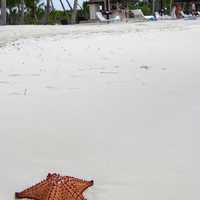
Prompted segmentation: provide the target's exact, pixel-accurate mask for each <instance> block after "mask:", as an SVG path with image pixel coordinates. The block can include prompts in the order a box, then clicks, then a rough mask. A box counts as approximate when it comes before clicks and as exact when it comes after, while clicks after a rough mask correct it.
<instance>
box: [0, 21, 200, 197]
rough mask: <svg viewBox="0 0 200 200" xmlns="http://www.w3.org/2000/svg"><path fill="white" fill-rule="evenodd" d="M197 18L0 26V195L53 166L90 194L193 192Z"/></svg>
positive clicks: (199, 85)
mask: <svg viewBox="0 0 200 200" xmlns="http://www.w3.org/2000/svg"><path fill="white" fill-rule="evenodd" d="M199 43H200V19H198V20H174V21H172V20H171V21H160V22H159V21H158V22H148V23H142V22H140V23H127V24H109V25H101V24H97V25H95V24H93V25H89V24H88V25H75V26H2V27H0V46H1V47H0V136H1V139H0V158H1V162H0V169H1V170H0V185H1V188H0V199H2V200H11V199H14V193H15V192H16V191H21V190H23V189H25V188H26V187H29V186H31V185H32V184H35V183H37V182H38V181H40V180H41V179H43V178H45V177H46V175H47V173H48V172H57V173H60V174H62V175H70V176H75V177H79V178H84V179H88V180H90V179H93V180H94V181H95V184H94V186H93V187H92V188H90V189H89V190H88V191H87V192H86V197H87V199H88V200H122V199H127V200H128V199H135V200H189V199H190V200H193V199H198V197H199V196H200V189H199V188H200V181H199V180H200V173H199V169H200V158H199V151H200V145H199V140H200V135H199V131H200V123H199V119H200V92H199V90H200V78H199V77H200V64H199V63H200V59H199Z"/></svg>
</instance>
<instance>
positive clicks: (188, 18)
mask: <svg viewBox="0 0 200 200" xmlns="http://www.w3.org/2000/svg"><path fill="white" fill-rule="evenodd" d="M181 16H182V17H183V18H184V19H186V20H194V19H196V18H197V17H196V16H193V15H187V14H185V13H184V12H183V11H181Z"/></svg>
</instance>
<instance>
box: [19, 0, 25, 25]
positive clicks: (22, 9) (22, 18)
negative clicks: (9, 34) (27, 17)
mask: <svg viewBox="0 0 200 200" xmlns="http://www.w3.org/2000/svg"><path fill="white" fill-rule="evenodd" d="M20 4H21V16H20V24H24V7H25V3H24V0H21V2H20Z"/></svg>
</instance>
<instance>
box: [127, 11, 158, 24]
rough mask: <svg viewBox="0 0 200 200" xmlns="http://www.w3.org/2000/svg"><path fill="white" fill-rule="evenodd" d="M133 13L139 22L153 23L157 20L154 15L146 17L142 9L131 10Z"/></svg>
mask: <svg viewBox="0 0 200 200" xmlns="http://www.w3.org/2000/svg"><path fill="white" fill-rule="evenodd" d="M131 12H132V13H133V15H134V18H136V19H139V20H148V21H153V20H155V17H154V16H153V15H150V16H145V15H144V14H143V12H142V10H141V9H135V10H131Z"/></svg>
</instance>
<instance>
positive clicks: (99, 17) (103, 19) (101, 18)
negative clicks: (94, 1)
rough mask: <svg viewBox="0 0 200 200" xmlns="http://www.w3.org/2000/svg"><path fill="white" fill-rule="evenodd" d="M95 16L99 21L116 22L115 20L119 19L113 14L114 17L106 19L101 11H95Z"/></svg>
mask: <svg viewBox="0 0 200 200" xmlns="http://www.w3.org/2000/svg"><path fill="white" fill-rule="evenodd" d="M96 16H97V19H98V20H99V21H100V22H104V23H105V22H117V21H120V20H121V19H120V17H119V16H115V17H112V18H110V19H106V18H105V17H104V16H103V15H102V13H101V12H96Z"/></svg>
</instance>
